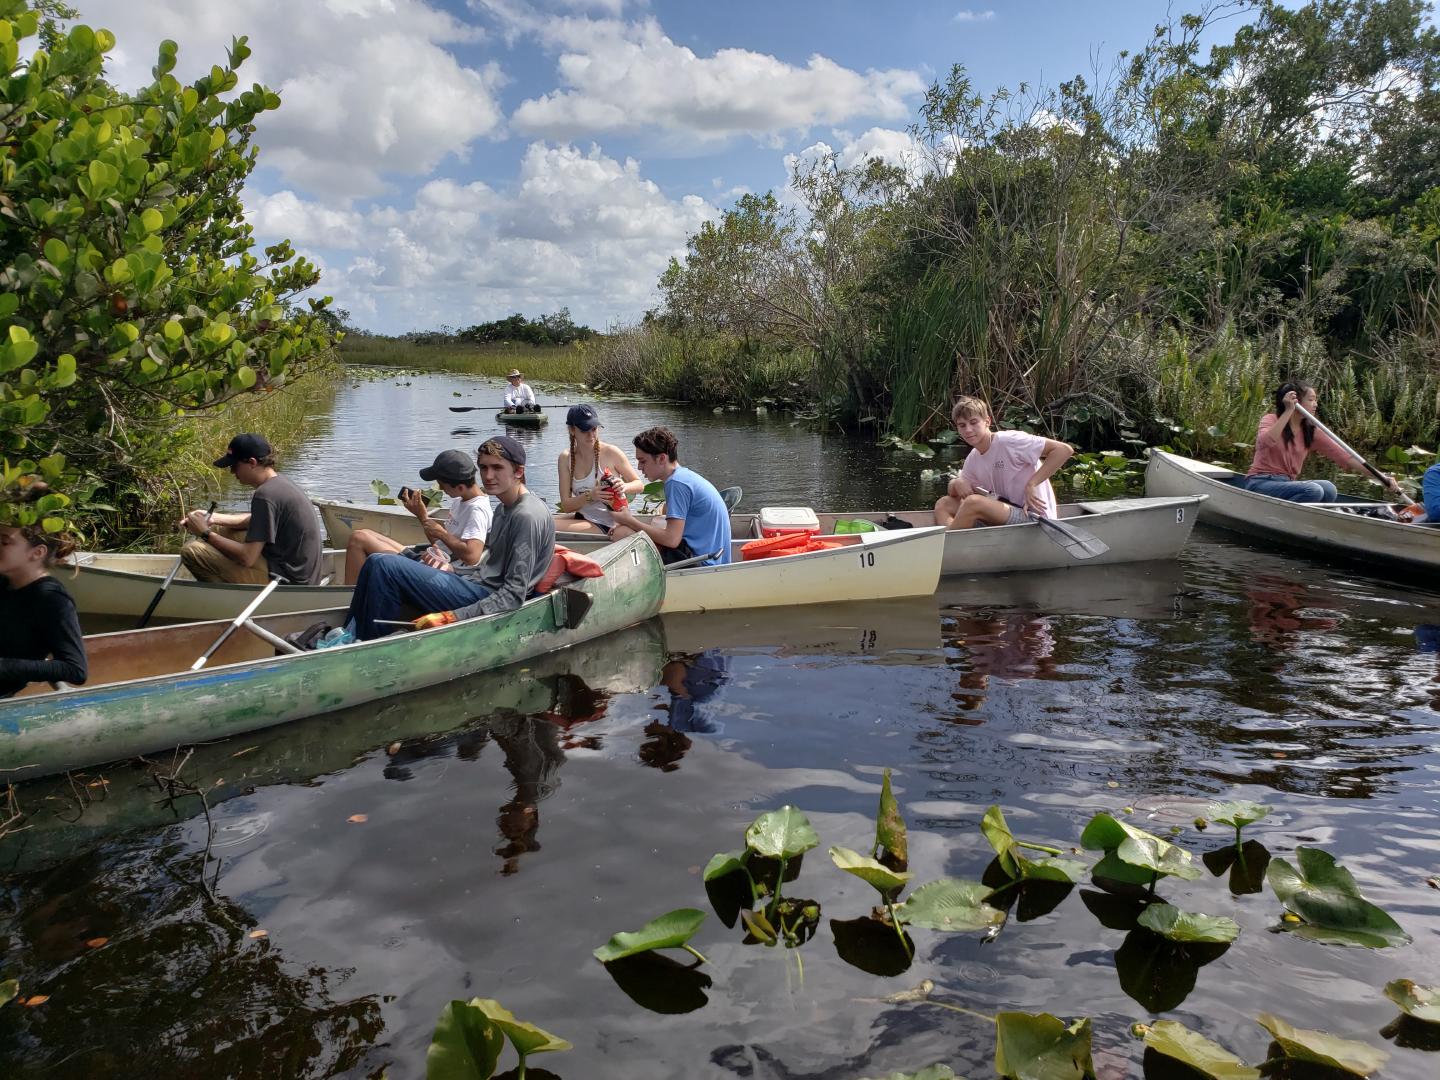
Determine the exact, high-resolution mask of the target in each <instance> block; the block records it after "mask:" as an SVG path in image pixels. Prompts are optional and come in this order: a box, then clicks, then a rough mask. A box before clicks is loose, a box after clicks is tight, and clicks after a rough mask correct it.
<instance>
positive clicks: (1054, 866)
mask: <svg viewBox="0 0 1440 1080" xmlns="http://www.w3.org/2000/svg"><path fill="white" fill-rule="evenodd" d="M1016 861H1017V862H1018V863H1019V865H1020V876H1021V877H1023V878H1025V879H1026V880H1027V881H1058V882H1062V883H1064V884H1067V885H1075V884H1078V883H1079V881H1080V879H1081V878H1083V877H1084V876H1085V872H1086V871H1087V870H1089V869H1090V867H1088V866H1086V865H1085V864H1084V863H1083V862H1080V861H1079V860H1078V859H1057V858H1048V859H1023V858H1017V859H1016Z"/></svg>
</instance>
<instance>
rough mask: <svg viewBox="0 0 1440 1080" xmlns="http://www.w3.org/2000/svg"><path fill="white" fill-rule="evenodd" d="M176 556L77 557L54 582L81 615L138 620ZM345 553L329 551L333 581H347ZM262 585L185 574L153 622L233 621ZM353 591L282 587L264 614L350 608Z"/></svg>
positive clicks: (327, 560) (172, 587) (326, 567)
mask: <svg viewBox="0 0 1440 1080" xmlns="http://www.w3.org/2000/svg"><path fill="white" fill-rule="evenodd" d="M176 558H177V556H175V555H120V554H112V553H109V552H104V551H81V552H77V553H76V554H75V555H74V556H72V557H71V559H70V560H68V562H67V563H62V564H60V566H58V567H57V568H56V570H55V575H54V576H55V580H56V581H58V582H60V584H62V585H64V586H65V588H66V589H67V590H69V593H70V595H71V596H72V597H73V598H74V600H75V606H76V607H77V608H78V609H79V610H80V614H82V615H124V616H130V615H133V616H134V617H135V618H137V619H138V618H139V617H140V616H141V615H142V614H144V612H145V609H146V608H147V607H149V606H150V601H151V600H153V599H154V598H155V590H156V589H158V588H160V583H161V582H162V581H164V579H165V575H166V574H168V573H169V572H170V568H171V567H173V566H174V565H175V559H176ZM344 570H345V552H343V551H326V552H325V555H324V573H325V574H327V575H329V576H330V578H331V579H332V580H336V581H338V580H340V579H341V578H342V577H343V576H344ZM261 588H263V586H261V585H229V584H225V583H222V582H208V581H204V582H202V581H196V580H195V579H194V578H192V577H191V576H190V574H189V572H188V571H186V570H181V571H180V573H178V574H176V575H175V580H174V581H172V582H171V583H170V588H168V589H166V590H165V598H164V599H163V600H161V601H160V606H159V607H157V608H156V609H155V613H154V615H152V616H151V617H152V618H154V619H160V620H168V621H173V620H177V619H178V620H182V621H185V622H194V621H197V620H207V619H233V618H234V617H235V616H236V615H239V614H240V612H241V611H243V610H244V609H245V605H246V604H248V603H249V602H250V601H251V600H253V599H254V598H255V594H256V593H258V592H259V591H260V590H261ZM349 604H350V589H349V587H348V586H345V585H281V586H280V587H279V588H278V589H276V590H275V591H274V592H273V593H271V594H270V597H269V599H267V600H266V601H265V606H264V608H263V609H262V611H261V614H265V615H278V614H281V613H282V612H291V611H311V610H313V609H315V608H331V607H348V606H349Z"/></svg>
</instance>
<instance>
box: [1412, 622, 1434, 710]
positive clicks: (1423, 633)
mask: <svg viewBox="0 0 1440 1080" xmlns="http://www.w3.org/2000/svg"><path fill="white" fill-rule="evenodd" d="M1415 648H1416V649H1418V650H1419V651H1420V652H1422V653H1440V626H1437V625H1435V624H1434V623H1421V624H1420V625H1419V626H1417V627H1415ZM1430 682H1431V684H1432V685H1434V687H1435V689H1434V690H1433V691H1431V694H1430V707H1431V708H1432V709H1434V710H1435V711H1436V712H1440V664H1437V665H1436V667H1435V677H1434V678H1433V679H1431V680H1430Z"/></svg>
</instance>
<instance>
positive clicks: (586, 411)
mask: <svg viewBox="0 0 1440 1080" xmlns="http://www.w3.org/2000/svg"><path fill="white" fill-rule="evenodd" d="M565 423H566V424H567V425H569V426H570V427H573V428H579V429H580V430H581V431H594V430H595V429H596V428H597V427H599V426H600V414H599V413H597V412H596V411H595V406H594V405H571V406H570V411H569V412H567V413H566V414H565Z"/></svg>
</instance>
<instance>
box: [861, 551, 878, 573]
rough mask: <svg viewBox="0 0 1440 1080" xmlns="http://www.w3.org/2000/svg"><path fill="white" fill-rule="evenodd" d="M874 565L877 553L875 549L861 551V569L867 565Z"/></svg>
mask: <svg viewBox="0 0 1440 1080" xmlns="http://www.w3.org/2000/svg"><path fill="white" fill-rule="evenodd" d="M874 565H875V553H874V552H873V551H862V552H860V569H861V570H864V569H865V568H866V567H867V566H874Z"/></svg>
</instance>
